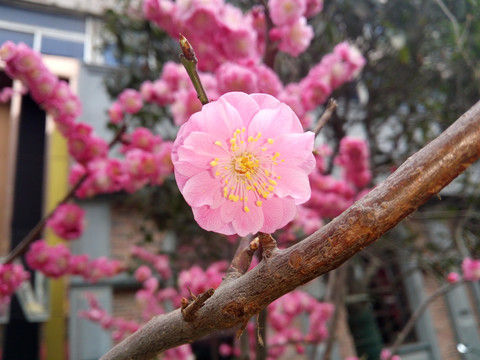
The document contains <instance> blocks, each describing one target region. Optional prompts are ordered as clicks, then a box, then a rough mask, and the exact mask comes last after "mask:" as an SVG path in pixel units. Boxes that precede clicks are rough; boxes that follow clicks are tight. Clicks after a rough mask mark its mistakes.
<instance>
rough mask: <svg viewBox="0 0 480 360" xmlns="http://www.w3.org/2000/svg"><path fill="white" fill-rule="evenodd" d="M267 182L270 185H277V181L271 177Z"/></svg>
mask: <svg viewBox="0 0 480 360" xmlns="http://www.w3.org/2000/svg"><path fill="white" fill-rule="evenodd" d="M268 182H269V183H270V184H272V185H278V183H277V182H276V181H275V180H272V179H270V180H268Z"/></svg>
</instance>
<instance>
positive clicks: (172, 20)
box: [143, 0, 323, 71]
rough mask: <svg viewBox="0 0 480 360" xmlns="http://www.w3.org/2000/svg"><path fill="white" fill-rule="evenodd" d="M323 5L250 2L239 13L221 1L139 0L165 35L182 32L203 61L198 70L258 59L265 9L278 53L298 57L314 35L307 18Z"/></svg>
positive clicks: (306, 0) (300, 0)
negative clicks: (271, 24)
mask: <svg viewBox="0 0 480 360" xmlns="http://www.w3.org/2000/svg"><path fill="white" fill-rule="evenodd" d="M322 5H323V1H322V0H293V1H292V0H270V1H269V2H268V8H267V9H266V8H263V7H261V6H254V7H253V8H252V9H251V10H250V11H248V12H247V13H245V14H243V13H242V11H241V10H240V9H239V8H237V7H235V6H233V5H231V4H229V3H227V2H224V1H223V0H201V1H200V0H193V1H185V0H177V1H171V0H144V1H143V13H144V16H145V18H146V19H148V20H150V21H152V22H153V23H155V24H156V25H158V26H159V27H160V28H162V29H163V30H165V31H166V32H167V33H168V34H170V36H172V37H177V36H178V34H179V33H182V34H183V35H185V36H186V37H187V38H188V39H190V42H192V43H193V44H195V49H196V52H197V55H198V57H199V58H201V59H204V60H203V61H202V62H201V63H200V64H199V67H200V69H201V70H207V71H215V70H216V69H217V68H218V67H219V66H220V65H221V64H223V63H225V62H229V61H235V62H239V61H243V62H245V61H253V62H254V63H259V62H260V60H261V58H262V55H263V53H264V51H265V46H266V41H267V40H268V39H266V37H265V34H266V33H267V30H268V29H267V21H266V16H267V15H266V12H267V11H268V12H269V13H270V15H271V18H272V20H273V22H274V27H273V28H272V29H270V32H269V34H267V36H269V37H270V40H271V41H274V42H278V49H279V50H280V51H284V52H286V53H289V54H291V55H293V56H298V55H299V54H301V53H302V52H304V51H305V50H306V49H307V48H308V46H309V45H310V42H311V40H312V38H313V29H312V27H311V26H310V25H308V24H307V21H306V17H312V16H314V15H316V14H318V13H319V12H320V11H321V10H322ZM205 39H209V41H205ZM211 54H215V56H211Z"/></svg>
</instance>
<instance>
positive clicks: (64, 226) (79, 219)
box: [47, 204, 85, 240]
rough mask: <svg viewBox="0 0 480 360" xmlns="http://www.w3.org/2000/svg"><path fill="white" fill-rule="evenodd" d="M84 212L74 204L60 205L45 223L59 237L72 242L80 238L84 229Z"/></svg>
mask: <svg viewBox="0 0 480 360" xmlns="http://www.w3.org/2000/svg"><path fill="white" fill-rule="evenodd" d="M84 217H85V210H83V209H82V208H81V207H80V206H78V205H76V204H62V205H59V206H58V207H57V209H56V210H55V213H54V214H53V215H52V217H51V218H50V219H48V221H47V226H48V227H50V228H51V229H52V230H53V232H54V233H55V234H56V235H58V236H59V237H61V238H63V239H66V240H72V239H76V238H78V237H80V236H81V235H82V233H83V229H84V228H85V219H84Z"/></svg>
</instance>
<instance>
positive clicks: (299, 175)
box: [275, 167, 311, 205]
mask: <svg viewBox="0 0 480 360" xmlns="http://www.w3.org/2000/svg"><path fill="white" fill-rule="evenodd" d="M276 173H277V175H278V176H280V177H281V180H279V181H278V184H277V186H276V188H275V194H276V195H277V196H278V197H280V198H284V197H292V198H294V199H295V203H296V204H297V205H298V204H303V203H304V202H306V201H308V199H310V196H311V190H310V182H309V181H308V176H307V175H306V174H305V173H304V172H301V171H298V170H295V169H291V168H290V169H289V168H282V167H279V168H278V169H276Z"/></svg>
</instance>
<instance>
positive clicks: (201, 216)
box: [192, 206, 236, 235]
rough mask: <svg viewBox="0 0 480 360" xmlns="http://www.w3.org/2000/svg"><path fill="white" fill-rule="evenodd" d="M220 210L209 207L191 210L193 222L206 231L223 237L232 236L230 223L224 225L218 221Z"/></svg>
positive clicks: (232, 229)
mask: <svg viewBox="0 0 480 360" xmlns="http://www.w3.org/2000/svg"><path fill="white" fill-rule="evenodd" d="M220 209H221V208H217V209H212V208H210V207H209V206H202V207H199V208H192V211H193V216H194V218H195V221H196V222H197V223H198V225H200V226H201V227H202V228H203V229H205V230H208V231H215V232H217V233H221V234H225V235H234V234H236V231H235V230H234V228H233V226H232V224H231V223H228V224H226V223H224V222H222V220H221V219H220Z"/></svg>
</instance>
